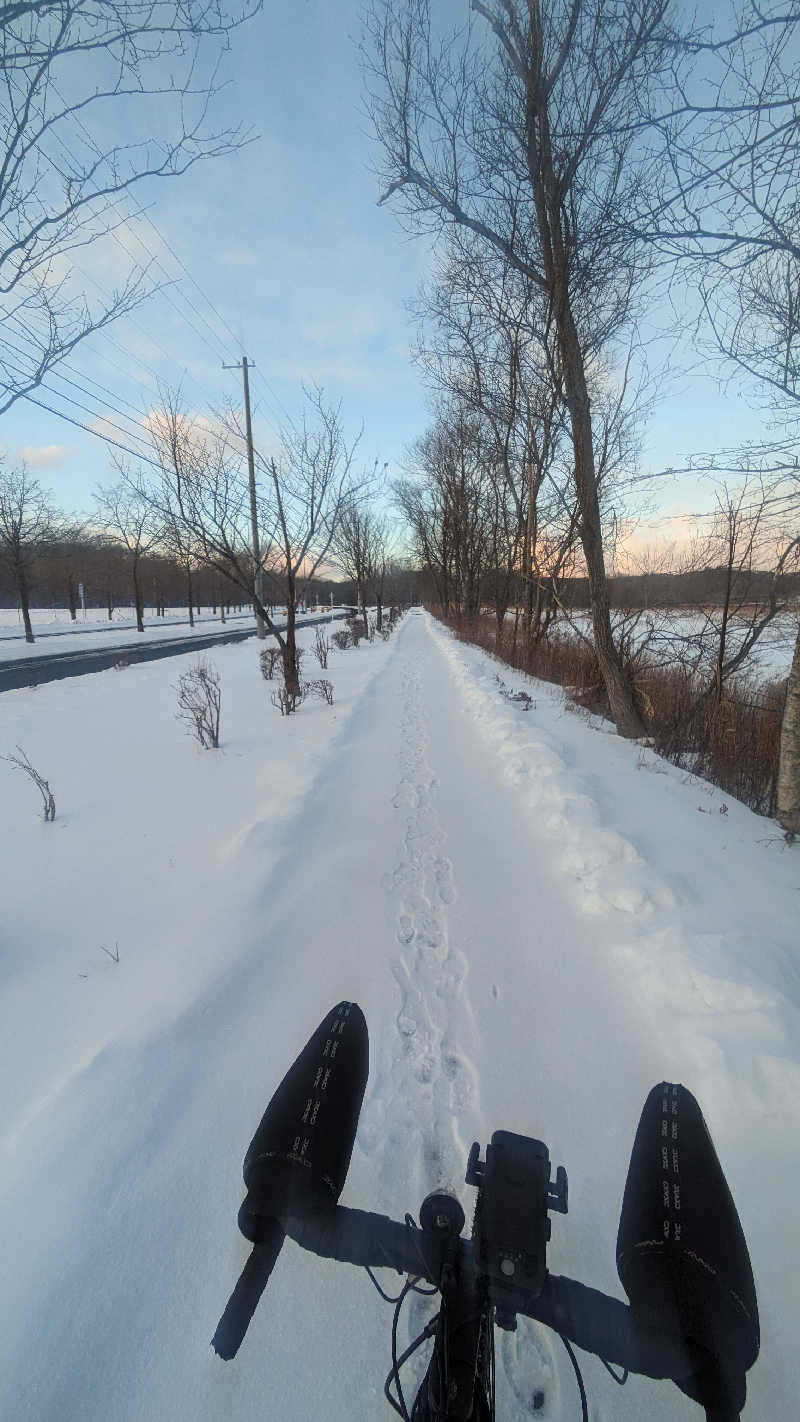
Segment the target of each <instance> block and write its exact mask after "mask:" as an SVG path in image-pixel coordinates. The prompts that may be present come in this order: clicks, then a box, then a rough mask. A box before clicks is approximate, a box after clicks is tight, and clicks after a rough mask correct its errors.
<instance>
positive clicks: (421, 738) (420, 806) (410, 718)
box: [359, 664, 477, 1193]
mask: <svg viewBox="0 0 800 1422" xmlns="http://www.w3.org/2000/svg"><path fill="white" fill-rule="evenodd" d="M402 699H403V705H402V710H401V716H400V744H399V747H398V750H397V763H398V767H399V770H398V782H397V785H396V787H395V790H394V793H393V795H392V804H393V806H394V807H395V809H396V810H397V811H398V815H399V816H400V817H403V818H404V821H405V823H404V827H403V830H402V841H401V847H400V855H399V861H398V862H397V863H396V864H395V866H394V868H393V869H390V870H389V871H388V872H387V873H386V874H384V876H383V878H382V880H381V883H382V886H383V888H384V889H385V891H386V893H387V894H388V895H389V898H390V901H392V902H393V903H394V906H395V938H396V943H397V950H398V956H397V957H396V959H395V961H394V962H393V964H392V973H393V976H394V979H395V982H396V984H397V988H398V991H399V997H400V1001H399V1004H398V1008H397V1011H396V1014H395V1019H394V1020H395V1026H396V1037H395V1038H394V1043H393V1045H392V1046H391V1048H390V1049H389V1058H390V1060H387V1061H386V1064H385V1067H384V1069H383V1071H382V1072H381V1073H379V1075H378V1077H377V1079H376V1081H375V1085H374V1088H373V1090H372V1091H371V1093H370V1096H369V1097H368V1099H367V1101H366V1102H365V1108H364V1112H363V1122H364V1125H363V1129H362V1130H361V1131H360V1135H359V1139H360V1140H361V1141H362V1143H363V1145H364V1148H365V1149H366V1150H369V1151H373V1150H376V1151H377V1150H378V1149H380V1146H381V1144H383V1146H384V1149H383V1151H382V1152H381V1154H382V1156H383V1162H385V1163H381V1164H380V1166H379V1168H380V1170H381V1172H382V1173H383V1172H385V1174H386V1176H387V1186H389V1184H390V1177H391V1175H392V1174H393V1173H394V1171H395V1170H396V1167H395V1165H394V1164H393V1161H395V1160H396V1159H397V1152H396V1150H395V1146H397V1149H398V1150H399V1153H400V1154H401V1155H402V1156H403V1158H405V1159H411V1161H412V1162H413V1163H415V1168H416V1172H417V1174H418V1176H419V1185H420V1186H421V1189H422V1193H427V1192H428V1191H430V1190H433V1189H436V1188H439V1189H448V1188H449V1189H455V1190H456V1191H457V1190H458V1189H459V1188H460V1187H461V1185H462V1181H463V1170H464V1159H465V1142H464V1141H462V1140H461V1139H460V1137H459V1130H458V1122H459V1118H460V1117H461V1116H462V1115H463V1113H464V1112H466V1111H468V1110H470V1109H471V1108H472V1107H473V1105H474V1103H475V1101H476V1097H477V1080H476V1075H475V1071H474V1068H473V1066H472V1063H471V1061H470V1059H469V1055H468V1050H467V1048H468V1040H469V1033H470V1027H471V1014H470V1012H469V1006H468V1002H467V999H466V986H465V984H466V978H467V971H468V963H467V959H466V957H465V956H464V954H463V953H462V952H460V951H459V950H458V949H457V948H456V947H455V946H454V945H452V944H451V942H450V927H449V923H448V919H447V908H448V906H449V905H450V904H452V903H453V902H454V901H455V899H456V897H457V889H456V883H455V874H454V869H453V864H452V863H451V861H450V859H449V858H448V856H447V854H446V852H445V839H446V836H445V833H444V831H443V829H442V825H441V821H440V819H439V814H438V808H437V796H436V790H437V786H438V781H437V777H436V775H435V774H434V773H433V771H432V769H431V767H430V765H429V763H428V760H427V754H428V751H427V745H428V742H427V733H426V720H425V710H424V703H423V688H422V684H421V680H420V675H419V673H418V671H417V670H416V668H415V667H414V666H413V665H412V664H408V665H407V666H406V667H405V668H404V670H403V674H402ZM401 823H402V819H401ZM465 1038H466V1040H465ZM390 1123H391V1124H390ZM464 1129H465V1135H466V1134H467V1132H466V1123H465V1128H464ZM471 1138H472V1132H471V1130H470V1132H469V1139H471ZM467 1144H468V1142H467ZM390 1152H391V1153H390ZM412 1168H413V1166H412Z"/></svg>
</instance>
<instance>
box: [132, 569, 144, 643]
mask: <svg viewBox="0 0 800 1422" xmlns="http://www.w3.org/2000/svg"><path fill="white" fill-rule="evenodd" d="M133 600H134V602H135V603H136V631H137V632H144V605H143V603H142V586H141V583H140V582H139V560H138V558H134V560H133Z"/></svg>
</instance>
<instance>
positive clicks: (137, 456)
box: [22, 395, 161, 472]
mask: <svg viewBox="0 0 800 1422" xmlns="http://www.w3.org/2000/svg"><path fill="white" fill-rule="evenodd" d="M22 398H23V399H24V400H28V401H29V402H30V404H31V405H37V406H38V407H39V409H40V410H46V411H47V413H48V414H49V415H55V416H56V417H57V418H58V419H59V420H66V421H67V424H69V425H75V426H76V427H77V428H78V429H80V430H85V431H86V433H87V434H90V435H94V437H95V439H101V440H103V443H104V444H113V446H114V448H115V449H121V450H123V452H124V453H125V454H130V455H132V456H133V458H134V459H138V460H140V461H141V462H142V463H143V464H151V465H152V467H153V468H154V469H158V470H159V472H160V471H161V465H160V464H157V463H156V461H155V460H154V459H148V458H147V456H146V455H144V454H140V453H139V451H138V450H135V449H129V448H128V446H127V445H125V444H120V442H119V440H116V439H111V438H110V436H109V435H102V434H99V433H98V431H97V430H93V429H92V427H91V425H86V424H84V422H83V420H76V419H73V417H72V416H71V415H67V414H65V412H64V411H63V410H54V409H53V407H52V405H46V404H45V402H44V400H37V399H36V398H35V396H33V395H23V397H22Z"/></svg>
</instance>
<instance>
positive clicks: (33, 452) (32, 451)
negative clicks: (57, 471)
mask: <svg viewBox="0 0 800 1422" xmlns="http://www.w3.org/2000/svg"><path fill="white" fill-rule="evenodd" d="M73 454H74V450H72V449H70V447H69V445H68V444H25V445H23V447H22V449H18V450H17V458H18V459H19V461H20V463H22V464H27V466H28V468H29V469H53V468H54V467H55V466H56V465H57V464H61V463H62V462H63V461H64V460H65V459H71V458H72V455H73Z"/></svg>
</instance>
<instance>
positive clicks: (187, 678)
mask: <svg viewBox="0 0 800 1422" xmlns="http://www.w3.org/2000/svg"><path fill="white" fill-rule="evenodd" d="M221 704H222V692H221V690H220V684H219V674H218V672H217V669H216V667H215V666H214V663H213V662H210V661H207V660H206V659H205V657H199V658H198V661H197V666H195V667H192V669H191V671H188V672H184V674H183V676H182V677H180V679H179V681H178V710H177V712H176V719H177V720H178V721H183V722H184V724H185V725H186V726H187V727H188V729H189V733H190V735H193V736H194V737H195V739H196V740H198V741H199V742H200V745H201V746H202V747H203V749H204V750H217V749H218V748H219V718H220V707H221Z"/></svg>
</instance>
